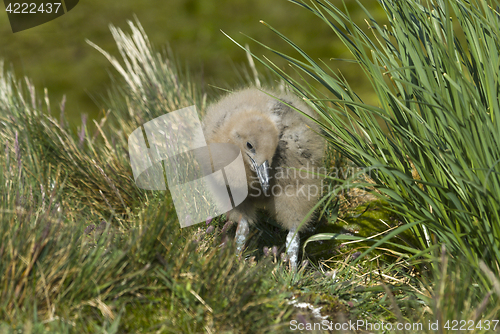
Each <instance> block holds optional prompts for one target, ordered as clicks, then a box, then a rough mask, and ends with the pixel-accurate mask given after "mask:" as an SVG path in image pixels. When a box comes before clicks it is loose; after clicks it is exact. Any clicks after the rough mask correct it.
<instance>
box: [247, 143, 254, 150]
mask: <svg viewBox="0 0 500 334" xmlns="http://www.w3.org/2000/svg"><path fill="white" fill-rule="evenodd" d="M247 147H248V149H249V150H251V149H253V146H252V144H250V143H249V142H247Z"/></svg>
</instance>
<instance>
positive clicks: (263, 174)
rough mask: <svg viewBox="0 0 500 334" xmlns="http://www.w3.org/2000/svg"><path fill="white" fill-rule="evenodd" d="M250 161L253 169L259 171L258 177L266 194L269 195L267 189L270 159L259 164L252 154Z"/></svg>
mask: <svg viewBox="0 0 500 334" xmlns="http://www.w3.org/2000/svg"><path fill="white" fill-rule="evenodd" d="M248 156H249V157H250V161H251V162H252V165H253V169H254V170H255V172H256V173H257V177H258V178H259V182H260V186H261V187H262V190H263V191H264V194H266V195H267V191H268V190H269V179H270V178H269V161H267V160H266V161H264V163H263V164H262V165H260V166H259V165H257V162H255V160H254V159H252V157H251V156H250V155H248Z"/></svg>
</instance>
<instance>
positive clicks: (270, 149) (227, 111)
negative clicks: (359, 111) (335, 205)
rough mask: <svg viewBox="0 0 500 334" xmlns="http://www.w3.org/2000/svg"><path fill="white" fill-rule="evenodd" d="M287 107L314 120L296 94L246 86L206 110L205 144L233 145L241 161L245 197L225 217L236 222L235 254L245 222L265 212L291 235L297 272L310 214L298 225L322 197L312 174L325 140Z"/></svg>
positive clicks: (289, 244)
mask: <svg viewBox="0 0 500 334" xmlns="http://www.w3.org/2000/svg"><path fill="white" fill-rule="evenodd" d="M266 93H267V94H266ZM268 94H269V95H268ZM270 95H271V96H270ZM272 96H276V97H278V98H279V99H280V100H281V101H283V102H284V103H283V102H281V101H278V100H277V99H275V98H273V97H272ZM287 104H288V105H292V106H293V107H295V108H297V109H299V110H301V111H302V112H304V113H305V114H307V115H309V116H311V117H313V118H316V115H315V113H314V112H313V111H312V110H311V109H310V108H309V107H308V106H307V105H306V104H305V103H304V102H303V101H301V100H300V99H298V98H297V97H296V96H294V95H291V94H280V93H276V92H272V91H266V92H262V91H260V90H258V89H255V88H249V89H245V90H241V91H238V92H235V93H231V94H229V95H227V96H225V97H223V98H222V99H221V100H219V101H218V102H217V103H214V104H212V105H211V106H209V108H208V110H207V112H206V115H205V116H204V118H203V122H202V123H203V131H204V134H205V138H206V141H207V143H208V144H211V143H232V144H235V145H237V146H238V147H239V148H240V150H241V152H242V157H243V159H244V163H245V171H246V174H247V181H248V192H249V195H248V197H247V198H246V199H245V200H244V201H243V202H242V203H241V204H240V205H238V206H237V207H236V208H234V209H233V210H231V211H229V212H228V213H227V217H228V219H229V220H232V221H236V222H238V228H237V231H236V245H237V250H238V252H241V251H242V250H243V247H244V244H245V241H246V238H247V234H248V232H249V224H252V223H254V222H255V221H256V217H257V216H256V211H257V209H259V208H260V209H264V210H266V211H268V212H269V213H270V214H271V215H272V216H274V218H275V219H276V221H278V222H279V223H280V224H281V225H282V226H283V227H284V228H285V229H287V230H288V231H289V233H288V236H287V244H286V246H287V247H286V248H287V253H288V258H289V261H290V265H291V267H292V268H293V269H296V265H297V258H298V252H299V237H298V232H300V231H301V230H302V229H304V228H305V227H306V226H307V223H309V222H310V221H311V216H310V217H309V218H308V220H307V221H306V223H305V224H303V225H302V226H300V223H301V222H302V220H303V219H304V218H305V217H306V216H307V215H308V213H309V212H310V210H311V209H312V208H313V207H314V205H315V204H316V203H317V201H318V199H319V196H320V194H321V185H322V179H321V177H320V176H318V175H317V174H316V175H315V174H313V173H314V172H317V171H318V169H319V168H321V167H322V159H323V154H324V148H325V141H324V139H323V137H321V136H320V135H319V133H320V128H319V126H318V125H317V124H316V123H315V122H314V121H312V120H311V119H309V118H307V117H306V116H304V115H302V114H300V113H299V112H297V111H296V110H293V109H292V108H290V107H289V106H287ZM307 171H309V172H312V173H308V172H307ZM299 227H300V228H299Z"/></svg>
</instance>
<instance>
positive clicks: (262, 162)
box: [229, 110, 279, 192]
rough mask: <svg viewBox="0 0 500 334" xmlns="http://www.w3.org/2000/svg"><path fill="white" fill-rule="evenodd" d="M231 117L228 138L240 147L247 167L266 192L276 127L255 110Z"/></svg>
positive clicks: (274, 145)
mask: <svg viewBox="0 0 500 334" xmlns="http://www.w3.org/2000/svg"><path fill="white" fill-rule="evenodd" d="M233 118H234V119H232V120H231V122H230V127H229V129H230V130H229V139H230V141H231V142H232V143H233V144H235V145H237V146H238V147H239V148H240V150H241V152H242V156H243V159H244V161H245V164H246V166H247V168H249V169H250V170H251V171H253V173H255V174H256V176H257V177H258V178H259V181H260V184H261V186H262V188H263V190H264V192H266V191H267V188H269V179H270V177H269V168H270V166H271V165H272V160H273V156H274V153H275V152H276V148H277V147H278V141H279V131H278V128H277V127H276V124H275V123H274V122H273V121H272V120H271V119H270V118H269V117H268V116H267V115H265V114H263V113H261V112H259V111H256V110H248V111H245V112H242V113H241V114H239V115H238V116H237V117H233Z"/></svg>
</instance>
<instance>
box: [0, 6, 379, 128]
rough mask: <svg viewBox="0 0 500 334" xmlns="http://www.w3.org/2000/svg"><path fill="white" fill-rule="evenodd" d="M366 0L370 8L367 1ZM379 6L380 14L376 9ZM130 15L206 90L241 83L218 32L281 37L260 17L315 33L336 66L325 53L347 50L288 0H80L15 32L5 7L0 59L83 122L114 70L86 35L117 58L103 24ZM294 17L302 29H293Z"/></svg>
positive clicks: (239, 60)
mask: <svg viewBox="0 0 500 334" xmlns="http://www.w3.org/2000/svg"><path fill="white" fill-rule="evenodd" d="M335 3H338V4H340V3H341V1H337V0H336V1H335ZM366 3H367V4H368V6H370V7H374V6H373V3H372V2H371V1H366ZM349 7H350V8H352V10H354V11H355V12H356V15H359V17H358V19H359V20H362V12H361V11H360V10H359V9H358V8H359V7H357V6H356V5H355V3H354V2H352V3H350V4H349ZM375 8H376V7H375ZM377 11H378V12H379V13H380V12H381V11H380V9H377ZM134 15H136V16H137V18H138V19H139V20H140V21H141V22H142V24H143V26H144V28H145V30H146V31H147V32H148V35H149V38H150V40H151V41H152V42H153V44H154V45H156V46H157V47H158V48H159V49H160V50H163V49H165V50H166V49H167V45H169V46H170V47H171V48H172V50H174V55H175V56H176V58H177V59H178V60H179V65H180V66H182V67H189V69H190V72H191V73H192V74H193V75H194V76H193V81H196V82H197V85H199V86H200V89H202V90H208V91H212V90H211V88H210V87H209V86H207V85H208V84H214V85H215V86H218V87H219V86H223V87H224V88H231V87H234V86H235V85H240V84H241V80H242V79H241V76H239V75H238V74H237V72H238V71H236V69H241V68H240V67H241V66H242V65H241V64H243V63H244V62H245V54H244V53H242V52H240V51H239V49H238V48H237V47H236V46H235V45H234V44H233V43H232V42H231V41H230V40H228V39H227V38H225V37H224V35H223V34H222V33H221V32H220V30H223V31H224V32H226V33H229V34H231V35H237V34H239V33H240V32H244V33H246V34H249V35H252V36H258V37H259V38H260V39H261V40H262V41H264V42H266V43H278V42H279V38H276V36H275V35H274V34H273V33H272V32H271V31H269V30H268V29H266V28H265V27H264V26H262V25H260V24H259V23H258V22H259V20H261V19H264V20H269V21H272V22H275V23H276V24H277V25H279V26H281V27H282V28H283V30H284V31H285V32H286V33H287V34H290V35H291V36H293V37H294V38H295V39H296V40H297V41H299V42H301V43H308V42H309V40H310V36H314V39H315V42H314V43H311V44H310V51H311V54H312V55H313V56H314V57H321V58H323V59H325V61H327V62H331V63H332V64H336V62H335V61H331V60H330V58H342V57H344V56H345V55H346V53H345V51H343V50H342V49H339V48H338V47H337V46H338V44H337V42H336V40H335V37H334V36H333V34H331V32H330V30H329V29H328V28H327V27H319V26H318V25H316V24H315V21H314V19H313V18H312V17H311V16H309V15H307V13H305V12H302V11H296V10H291V9H290V5H289V4H288V3H287V2H286V1H275V2H273V3H272V4H269V2H268V1H265V0H257V1H255V0H252V1H248V0H246V1H238V2H234V1H227V0H222V1H212V0H209V1H199V0H190V1H181V0H173V1H172V0H170V1H163V2H154V3H153V2H146V3H144V2H137V1H131V0H120V1H106V2H102V1H98V0H85V1H80V2H79V4H78V5H77V6H76V7H75V8H74V9H73V10H72V11H70V12H69V13H67V14H66V15H64V16H62V17H60V18H58V19H56V20H53V21H51V22H48V23H46V24H43V25H41V26H38V27H35V28H32V29H28V30H26V31H22V32H18V33H15V34H13V33H12V31H11V29H10V26H9V23H8V19H7V15H6V13H4V14H2V15H0V36H1V39H0V58H2V59H4V60H5V64H6V66H7V68H9V69H10V65H11V64H12V65H13V68H14V69H15V72H16V74H17V75H18V77H23V76H28V77H30V78H31V79H32V80H33V82H34V84H35V86H36V87H38V88H39V89H40V88H42V87H49V96H50V98H51V100H52V101H57V102H60V101H61V100H62V98H63V95H66V97H67V99H66V101H67V104H68V108H67V113H68V115H67V119H68V121H69V122H70V124H72V125H73V126H74V125H76V124H78V123H79V122H80V121H81V114H84V113H85V114H88V115H89V118H90V119H96V118H100V117H101V116H102V114H103V110H102V98H103V94H102V92H105V91H106V90H107V89H108V87H109V86H111V83H112V80H111V78H110V72H112V69H111V66H110V64H109V63H108V62H107V61H106V59H104V58H103V57H101V56H100V55H99V54H98V53H97V52H95V50H93V49H92V48H91V47H89V46H88V45H87V44H86V42H85V40H86V39H89V40H91V41H93V42H94V43H96V44H97V45H99V46H101V47H102V48H104V49H105V50H109V51H110V52H111V53H113V54H114V55H115V56H116V55H117V54H116V53H115V49H114V41H113V38H112V37H111V35H110V34H109V28H108V25H109V24H110V23H112V24H114V25H115V26H117V27H121V28H126V27H127V24H126V21H127V20H130V19H132V18H133V17H134ZM298 23H300V26H301V29H296V26H297V24H298ZM255 51H259V52H262V51H263V50H262V49H259V50H255ZM281 66H284V67H285V66H286V63H285V62H282V63H281ZM333 66H337V65H333ZM342 66H344V65H342ZM344 72H345V73H344V74H345V75H346V76H347V77H348V78H350V79H352V80H354V81H355V82H356V84H357V85H358V86H362V87H364V90H365V91H368V90H369V85H367V83H365V82H361V81H357V76H356V75H351V74H350V73H352V72H351V71H350V70H348V68H345V71H344ZM219 93H220V92H216V94H219ZM369 94H370V93H369Z"/></svg>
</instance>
